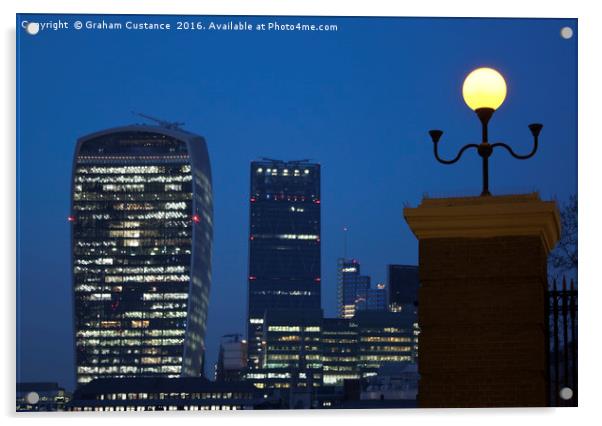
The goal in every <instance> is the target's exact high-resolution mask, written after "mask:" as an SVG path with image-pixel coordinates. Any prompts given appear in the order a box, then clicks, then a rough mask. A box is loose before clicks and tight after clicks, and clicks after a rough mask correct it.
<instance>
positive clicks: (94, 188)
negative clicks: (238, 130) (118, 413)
mask: <svg viewBox="0 0 602 426" xmlns="http://www.w3.org/2000/svg"><path fill="white" fill-rule="evenodd" d="M72 184H73V187H72V206H71V214H70V216H69V221H70V222H71V225H72V268H73V291H74V331H75V350H76V376H77V382H78V384H83V383H87V382H89V381H91V380H93V379H95V378H120V377H141V376H156V377H179V376H199V375H201V374H202V366H203V357H204V339H205V324H206V319H207V308H208V301H209V290H210V285H211V251H212V239H213V199H212V185H211V169H210V164H209V156H208V153H207V147H206V145H205V141H204V139H203V138H202V137H200V136H197V135H194V134H191V133H188V132H185V131H183V130H181V129H179V128H177V127H170V126H143V125H133V126H127V127H121V128H115V129H109V130H105V131H101V132H97V133H94V134H91V135H88V136H85V137H82V138H80V139H79V140H78V142H77V147H76V151H75V158H74V164H73V183H72Z"/></svg>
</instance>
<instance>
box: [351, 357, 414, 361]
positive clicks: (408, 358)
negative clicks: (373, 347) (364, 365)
mask: <svg viewBox="0 0 602 426" xmlns="http://www.w3.org/2000/svg"><path fill="white" fill-rule="evenodd" d="M411 360H412V357H411V356H410V355H362V356H360V361H378V362H400V361H411Z"/></svg>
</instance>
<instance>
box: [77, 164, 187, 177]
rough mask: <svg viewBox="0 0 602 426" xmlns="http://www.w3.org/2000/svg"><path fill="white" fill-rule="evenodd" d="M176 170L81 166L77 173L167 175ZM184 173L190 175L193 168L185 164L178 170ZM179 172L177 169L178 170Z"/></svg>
mask: <svg viewBox="0 0 602 426" xmlns="http://www.w3.org/2000/svg"><path fill="white" fill-rule="evenodd" d="M174 169H176V168H175V167H174V166H171V167H166V166H150V165H149V166H146V165H145V166H79V167H78V168H77V173H78V174H79V173H81V174H116V175H123V174H133V173H137V174H152V173H156V174H159V173H161V174H166V172H168V171H170V170H174ZM178 169H179V170H180V172H182V173H190V171H191V170H192V168H191V167H190V165H189V164H184V165H182V166H180V167H179V168H178ZM176 170H177V169H176Z"/></svg>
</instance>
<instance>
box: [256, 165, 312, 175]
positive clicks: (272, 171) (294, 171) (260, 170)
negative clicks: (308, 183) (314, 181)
mask: <svg viewBox="0 0 602 426" xmlns="http://www.w3.org/2000/svg"><path fill="white" fill-rule="evenodd" d="M256 172H257V173H258V174H261V173H264V168H263V167H259V168H257V169H256ZM309 172H310V170H309V169H303V172H301V170H299V169H292V170H289V169H280V174H281V175H282V176H289V174H292V175H293V176H301V173H303V174H304V175H308V174H309ZM265 173H266V174H270V175H272V176H277V175H278V174H279V169H272V168H267V169H265Z"/></svg>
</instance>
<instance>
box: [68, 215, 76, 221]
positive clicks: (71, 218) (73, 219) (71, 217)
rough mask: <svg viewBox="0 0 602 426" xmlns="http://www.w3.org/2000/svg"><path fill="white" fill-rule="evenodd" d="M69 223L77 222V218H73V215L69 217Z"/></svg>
mask: <svg viewBox="0 0 602 426" xmlns="http://www.w3.org/2000/svg"><path fill="white" fill-rule="evenodd" d="M67 221H68V222H75V216H73V215H69V216H67Z"/></svg>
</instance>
